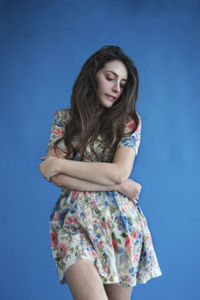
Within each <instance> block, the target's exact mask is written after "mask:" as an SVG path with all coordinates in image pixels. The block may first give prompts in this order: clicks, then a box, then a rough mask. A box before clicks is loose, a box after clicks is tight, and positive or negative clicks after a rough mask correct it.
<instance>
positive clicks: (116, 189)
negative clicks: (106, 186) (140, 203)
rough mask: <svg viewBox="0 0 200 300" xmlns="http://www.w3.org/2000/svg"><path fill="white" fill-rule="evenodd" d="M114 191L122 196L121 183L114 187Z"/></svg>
mask: <svg viewBox="0 0 200 300" xmlns="http://www.w3.org/2000/svg"><path fill="white" fill-rule="evenodd" d="M114 190H115V191H116V192H118V193H121V194H123V183H120V184H116V185H115V186H114Z"/></svg>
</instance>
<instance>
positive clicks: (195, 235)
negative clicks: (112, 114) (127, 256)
mask: <svg viewBox="0 0 200 300" xmlns="http://www.w3.org/2000/svg"><path fill="white" fill-rule="evenodd" d="M199 16H200V2H199V1H198V0H190V1H183V0H182V1H175V0H173V1H170V0H168V1H155V0H151V1H148V0H143V1H134V0H132V1H131V0H125V1H119V0H115V1H114V0H110V1H105V0H102V1H95V0H85V1H78V0H74V1H67V0H66V1H64V0H60V1H45V0H40V1H30V0H29V1H22V0H20V1H14V0H10V1H9V0H7V1H0V63H1V67H0V85H1V89H0V101H1V127H0V128H1V147H0V150H1V164H0V166H1V172H0V176H1V217H0V220H1V231H0V236H1V238H0V241H1V243H0V251H1V255H0V260H1V271H0V272H1V278H0V283H1V299H6V300H11V299H26V300H33V299H37V300H40V299H41V300H42V299H49V300H51V299H72V298H71V296H70V293H69V290H68V287H67V286H66V285H65V286H62V285H60V284H59V282H58V278H57V274H56V268H55V265H54V262H53V259H52V254H51V251H50V246H49V215H50V212H51V210H52V208H53V205H54V203H55V201H56V200H57V198H58V196H59V189H58V188H56V187H55V186H53V184H51V183H48V182H46V181H45V180H44V179H43V178H42V176H41V175H40V172H39V163H40V157H41V156H43V155H44V154H45V151H46V148H47V142H48V138H49V134H50V127H51V122H52V118H53V114H54V112H55V111H56V110H57V109H60V108H66V107H69V100H70V95H71V88H72V85H73V82H74V80H75V78H76V77H77V75H78V73H79V71H80V68H81V66H82V65H83V63H84V62H85V60H86V59H87V58H88V57H89V55H91V54H92V53H93V52H94V51H96V50H97V49H98V48H100V47H101V46H103V45H106V44H115V45H119V46H121V47H122V48H123V50H124V51H125V52H126V53H127V54H128V55H129V56H131V57H132V59H133V60H134V62H135V64H136V66H137V67H138V71H139V75H140V91H139V98H138V103H137V111H138V112H139V114H140V115H141V118H142V122H143V128H142V140H141V145H140V149H139V154H138V156H137V158H136V161H135V165H134V169H133V172H132V178H135V180H136V181H138V182H140V183H141V184H142V186H143V189H142V192H141V196H140V200H139V201H140V206H141V208H142V210H143V212H144V214H145V216H146V218H147V221H148V225H149V228H150V231H151V233H152V238H153V243H154V247H155V250H156V253H157V257H158V260H159V264H160V267H161V270H162V272H163V275H162V276H161V277H159V278H156V279H152V280H150V281H149V282H148V283H147V284H145V285H140V284H138V285H137V286H136V287H135V288H134V289H133V295H132V299H140V300H142V299H145V300H146V299H162V300H165V299H166V300H168V299H193V300H196V299H199V297H200V295H199V286H198V285H199V267H200V261H199V251H200V242H199V225H200V222H199V210H200V204H199V200H200V197H199V152H198V151H199V146H200V145H199V141H200V139H199V129H200V126H199V121H198V117H199V109H200V104H199V103H200V102H199V99H200V98H199V96H200V95H199V74H200V59H199V53H200V42H199V34H200V18H199Z"/></svg>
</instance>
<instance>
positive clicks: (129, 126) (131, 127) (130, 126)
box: [125, 113, 141, 132]
mask: <svg viewBox="0 0 200 300" xmlns="http://www.w3.org/2000/svg"><path fill="white" fill-rule="evenodd" d="M137 116H138V120H139V123H138V126H137V128H136V121H135V120H134V119H133V117H132V116H128V118H127V120H126V123H125V131H127V132H134V131H136V130H140V129H141V117H140V115H139V114H138V113H137Z"/></svg>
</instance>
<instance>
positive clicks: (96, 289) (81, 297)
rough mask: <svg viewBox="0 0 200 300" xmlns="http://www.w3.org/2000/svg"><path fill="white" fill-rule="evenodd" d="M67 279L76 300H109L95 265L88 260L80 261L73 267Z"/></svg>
mask: <svg viewBox="0 0 200 300" xmlns="http://www.w3.org/2000/svg"><path fill="white" fill-rule="evenodd" d="M65 279H66V281H67V284H68V286H69V288H70V291H71V293H72V296H73V299H74V300H94V299H95V300H108V298H107V296H106V293H105V290H104V286H103V282H102V280H101V278H100V276H99V273H98V272H97V269H96V267H95V264H94V263H93V262H92V261H90V260H88V259H79V260H78V261H76V262H75V263H74V264H73V265H71V266H70V267H69V268H68V269H67V271H66V273H65Z"/></svg>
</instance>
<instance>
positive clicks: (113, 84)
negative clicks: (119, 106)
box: [96, 60, 128, 108]
mask: <svg viewBox="0 0 200 300" xmlns="http://www.w3.org/2000/svg"><path fill="white" fill-rule="evenodd" d="M96 77H97V80H98V88H97V93H98V97H99V101H100V103H101V105H102V106H104V107H107V108H109V107H111V106H112V105H113V103H114V102H115V101H116V100H117V99H118V98H119V97H120V96H121V94H122V93H123V89H124V85H125V84H126V81H127V78H128V72H127V69H126V67H125V65H124V64H123V63H122V62H121V61H118V60H114V61H111V62H109V63H107V64H105V66H104V67H103V68H102V69H100V70H99V71H98V72H97V74H96ZM110 96H113V97H110Z"/></svg>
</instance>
